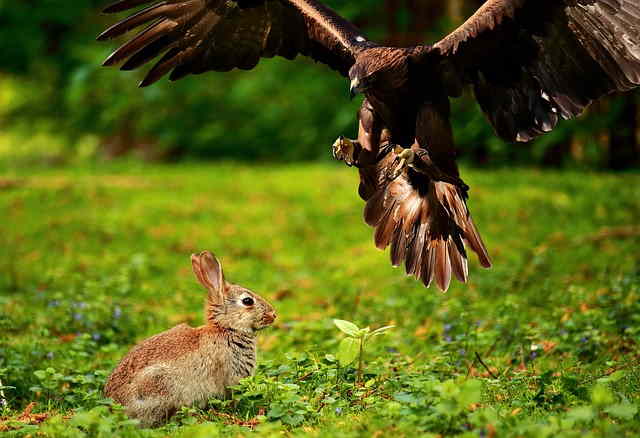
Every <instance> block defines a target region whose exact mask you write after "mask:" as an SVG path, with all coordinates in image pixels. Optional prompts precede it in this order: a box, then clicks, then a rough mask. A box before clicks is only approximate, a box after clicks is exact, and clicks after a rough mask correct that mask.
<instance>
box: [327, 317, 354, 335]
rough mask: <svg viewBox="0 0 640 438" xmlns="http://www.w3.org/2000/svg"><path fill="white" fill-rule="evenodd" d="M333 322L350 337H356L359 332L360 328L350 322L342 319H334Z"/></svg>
mask: <svg viewBox="0 0 640 438" xmlns="http://www.w3.org/2000/svg"><path fill="white" fill-rule="evenodd" d="M333 323H334V324H335V325H336V327H338V328H339V329H340V331H342V332H343V333H346V334H348V335H349V336H351V337H354V338H357V337H358V335H359V334H360V328H359V327H358V326H357V325H355V324H354V323H352V322H349V321H345V320H343V319H334V320H333Z"/></svg>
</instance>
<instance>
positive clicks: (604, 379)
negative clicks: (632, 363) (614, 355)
mask: <svg viewBox="0 0 640 438" xmlns="http://www.w3.org/2000/svg"><path fill="white" fill-rule="evenodd" d="M625 374H626V373H625V372H624V370H618V371H616V372H615V373H612V374H610V375H608V376H606V377H600V378H599V379H598V382H600V383H608V382H617V381H618V380H620V379H622V378H623V377H624V376H625Z"/></svg>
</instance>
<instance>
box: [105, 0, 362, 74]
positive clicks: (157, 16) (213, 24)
mask: <svg viewBox="0 0 640 438" xmlns="http://www.w3.org/2000/svg"><path fill="white" fill-rule="evenodd" d="M148 3H151V1H143V0H123V1H119V2H116V3H114V4H112V5H111V6H109V7H107V8H106V9H105V12H107V13H115V12H121V11H125V10H129V9H132V8H135V7H137V6H141V5H143V4H148ZM154 21H155V22H154ZM149 22H153V23H152V24H151V25H150V26H149V27H148V28H147V29H146V30H144V31H142V32H141V33H139V34H138V35H137V36H135V37H134V38H133V39H131V40H130V41H129V42H127V43H125V44H124V45H123V46H122V47H120V48H119V49H118V50H116V51H115V52H114V53H113V54H112V55H111V56H109V57H108V58H107V60H106V61H105V62H104V65H106V66H111V65H114V64H117V63H119V62H121V61H123V60H125V59H127V58H129V60H128V61H127V62H126V63H125V65H124V66H123V68H124V69H126V70H131V69H135V68H138V67H140V66H141V65H143V64H145V63H147V62H149V61H151V60H152V59H154V58H155V57H156V56H160V55H161V54H162V53H163V52H164V51H169V52H170V55H166V56H165V57H164V58H162V59H161V60H160V61H159V62H158V63H156V65H155V66H154V67H153V68H152V69H151V70H150V72H149V74H148V76H147V77H146V78H145V79H144V80H143V81H142V83H141V85H142V86H147V85H150V84H152V83H154V82H156V81H157V80H158V79H160V78H161V77H163V76H164V75H166V74H167V73H169V72H171V71H172V74H171V76H170V77H171V78H172V79H173V80H176V79H179V78H182V77H184V76H186V75H188V74H199V73H203V72H205V71H209V70H215V71H228V70H231V69H234V68H240V69H245V70H250V69H252V68H254V67H255V66H256V65H257V64H258V62H259V60H260V58H262V57H272V56H275V55H280V56H283V57H285V58H288V59H293V58H295V57H296V56H297V55H298V54H303V55H307V56H310V57H311V58H313V59H314V60H316V61H319V62H323V63H325V64H327V65H328V66H329V67H331V68H334V69H336V70H338V71H339V72H340V73H342V74H343V75H347V72H348V71H349V68H350V67H351V66H352V65H353V63H354V62H355V58H356V56H357V55H358V53H360V52H361V51H363V50H365V49H366V48H370V47H373V46H374V44H373V43H371V42H369V41H367V40H365V39H364V38H362V37H361V33H360V31H359V30H358V29H357V28H356V27H355V26H353V25H352V24H351V23H349V22H348V21H347V20H345V19H343V18H342V17H340V16H339V15H337V14H336V13H335V12H333V11H332V10H331V9H329V8H328V7H326V6H325V5H323V4H321V3H319V2H317V1H316V0H287V1H285V0H238V1H236V2H227V1H226V0H164V1H161V2H157V3H154V4H152V5H151V6H148V7H146V8H144V9H142V10H141V11H138V12H135V13H133V14H132V15H131V16H129V17H127V18H125V19H123V20H121V21H118V22H117V23H116V24H114V25H113V26H111V27H109V28H108V29H107V30H105V31H104V32H103V33H102V34H100V35H99V36H98V39H99V40H107V39H111V38H115V37H118V36H120V35H123V34H125V33H126V32H129V31H131V30H133V29H135V28H137V27H139V26H141V25H143V24H145V23H149ZM161 38H163V39H162V41H159V40H160V39H161Z"/></svg>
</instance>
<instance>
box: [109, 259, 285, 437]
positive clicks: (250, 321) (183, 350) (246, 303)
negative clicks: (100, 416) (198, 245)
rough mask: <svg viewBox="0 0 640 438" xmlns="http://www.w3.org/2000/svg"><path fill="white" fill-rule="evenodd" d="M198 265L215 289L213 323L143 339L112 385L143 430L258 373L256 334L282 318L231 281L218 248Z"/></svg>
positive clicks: (210, 303)
mask: <svg viewBox="0 0 640 438" xmlns="http://www.w3.org/2000/svg"><path fill="white" fill-rule="evenodd" d="M191 264H192V266H193V272H194V273H195V275H196V277H197V279H198V281H199V282H200V284H202V286H204V287H205V289H207V291H208V296H207V300H206V306H205V315H206V323H205V325H204V326H202V327H198V328H192V327H190V326H188V325H187V324H180V325H178V326H176V327H174V328H172V329H170V330H167V331H165V332H163V333H160V334H158V335H155V336H153V337H151V338H149V339H146V340H144V341H142V342H140V343H139V344H138V345H136V346H135V347H134V348H133V349H132V350H131V351H130V352H129V353H128V354H127V355H126V356H125V357H124V358H123V359H122V361H121V362H120V363H119V364H118V366H117V367H116V369H115V370H114V371H113V373H112V374H111V376H109V379H108V380H107V383H106V385H105V388H104V394H105V396H107V397H110V398H112V399H113V400H115V401H116V402H118V403H120V404H122V405H123V406H124V407H125V410H126V413H127V414H128V415H129V416H130V417H133V418H137V419H138V420H140V425H141V426H142V427H155V426H159V425H161V424H163V423H165V422H166V421H167V420H168V419H169V418H170V417H171V416H172V415H173V414H174V413H176V412H177V410H178V409H180V408H181V407H182V406H190V405H197V406H198V407H200V408H204V407H205V406H206V404H207V400H208V399H209V398H210V397H218V398H224V397H225V396H228V391H227V387H229V386H233V385H235V384H237V383H238V382H239V381H240V379H242V378H244V377H248V376H250V375H252V374H253V372H254V369H255V365H256V341H255V338H256V331H258V330H260V329H262V328H265V327H267V326H269V325H271V324H272V323H273V322H274V321H275V319H276V312H275V310H274V309H273V307H271V305H270V304H269V303H267V302H266V301H265V300H264V299H262V298H261V297H259V296H258V295H256V294H255V293H254V292H252V291H250V290H248V289H245V288H243V287H241V286H237V285H234V284H230V283H227V282H226V281H225V278H224V273H223V271H222V265H221V264H220V262H219V261H218V259H216V258H215V257H214V255H213V254H211V253H210V252H208V251H204V252H201V253H200V254H193V255H192V256H191Z"/></svg>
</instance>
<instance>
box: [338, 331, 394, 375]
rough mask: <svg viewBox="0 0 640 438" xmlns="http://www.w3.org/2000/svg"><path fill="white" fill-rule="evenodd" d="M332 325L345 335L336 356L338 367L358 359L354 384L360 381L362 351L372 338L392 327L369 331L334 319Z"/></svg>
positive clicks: (362, 360)
mask: <svg viewBox="0 0 640 438" xmlns="http://www.w3.org/2000/svg"><path fill="white" fill-rule="evenodd" d="M333 323H334V324H335V325H336V327H338V329H340V331H341V332H343V333H344V334H346V335H347V337H346V338H344V339H343V340H342V341H340V345H339V347H338V354H337V355H336V357H337V359H338V362H339V363H340V366H346V365H349V364H351V363H353V362H354V361H355V360H356V359H358V371H357V374H356V383H360V382H361V381H362V366H363V362H364V357H363V356H364V349H365V345H366V344H367V342H368V341H369V339H371V338H373V337H374V336H378V335H382V334H384V333H385V332H386V331H387V330H390V329H392V328H393V327H395V326H393V325H387V326H384V327H380V328H378V329H375V330H373V331H371V330H370V329H369V327H365V328H360V327H358V326H357V325H355V324H354V323H352V322H349V321H345V320H342V319H334V320H333Z"/></svg>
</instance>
